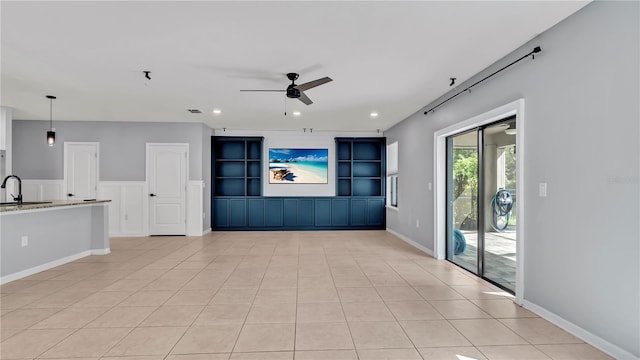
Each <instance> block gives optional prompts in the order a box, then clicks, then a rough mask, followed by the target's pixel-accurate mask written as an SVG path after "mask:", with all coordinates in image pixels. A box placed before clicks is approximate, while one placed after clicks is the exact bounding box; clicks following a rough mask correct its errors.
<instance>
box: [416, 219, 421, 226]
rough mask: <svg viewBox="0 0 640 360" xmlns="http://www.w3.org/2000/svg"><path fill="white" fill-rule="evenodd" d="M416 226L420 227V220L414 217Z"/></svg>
mask: <svg viewBox="0 0 640 360" xmlns="http://www.w3.org/2000/svg"><path fill="white" fill-rule="evenodd" d="M416 227H417V228H419V227H420V220H418V219H416Z"/></svg>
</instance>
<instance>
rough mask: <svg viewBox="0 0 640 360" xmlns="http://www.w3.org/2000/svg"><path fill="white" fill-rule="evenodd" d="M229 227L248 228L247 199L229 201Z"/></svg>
mask: <svg viewBox="0 0 640 360" xmlns="http://www.w3.org/2000/svg"><path fill="white" fill-rule="evenodd" d="M229 226H247V202H246V200H245V199H229Z"/></svg>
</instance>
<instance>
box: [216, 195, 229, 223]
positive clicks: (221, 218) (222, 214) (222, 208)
mask: <svg viewBox="0 0 640 360" xmlns="http://www.w3.org/2000/svg"><path fill="white" fill-rule="evenodd" d="M226 226H229V199H214V200H213V227H214V228H220V227H226Z"/></svg>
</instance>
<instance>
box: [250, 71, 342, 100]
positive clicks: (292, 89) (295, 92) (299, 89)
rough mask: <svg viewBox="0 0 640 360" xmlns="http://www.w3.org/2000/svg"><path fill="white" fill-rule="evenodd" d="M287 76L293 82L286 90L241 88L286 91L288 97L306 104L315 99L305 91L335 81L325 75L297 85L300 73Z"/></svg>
mask: <svg viewBox="0 0 640 360" xmlns="http://www.w3.org/2000/svg"><path fill="white" fill-rule="evenodd" d="M287 78H288V79H289V80H291V84H290V85H289V86H287V89H286V90H240V91H263V92H286V93H287V97H288V98H291V99H298V100H300V101H302V102H303V103H305V104H306V105H311V104H313V101H311V99H309V97H308V96H307V95H305V93H304V91H305V90H309V89H311V88H314V87H316V86H320V85H322V84H326V83H328V82H330V81H333V79H331V78H330V77H323V78H320V79H317V80H313V81H309V82H306V83H304V84H300V85H296V83H295V81H296V80H297V79H298V74H296V73H288V74H287Z"/></svg>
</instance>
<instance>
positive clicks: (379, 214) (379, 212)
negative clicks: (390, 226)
mask: <svg viewBox="0 0 640 360" xmlns="http://www.w3.org/2000/svg"><path fill="white" fill-rule="evenodd" d="M367 205H368V206H367V207H368V208H369V211H368V212H369V218H368V221H367V225H375V226H382V225H384V215H385V214H384V213H385V211H384V199H369V200H368V204H367Z"/></svg>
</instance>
